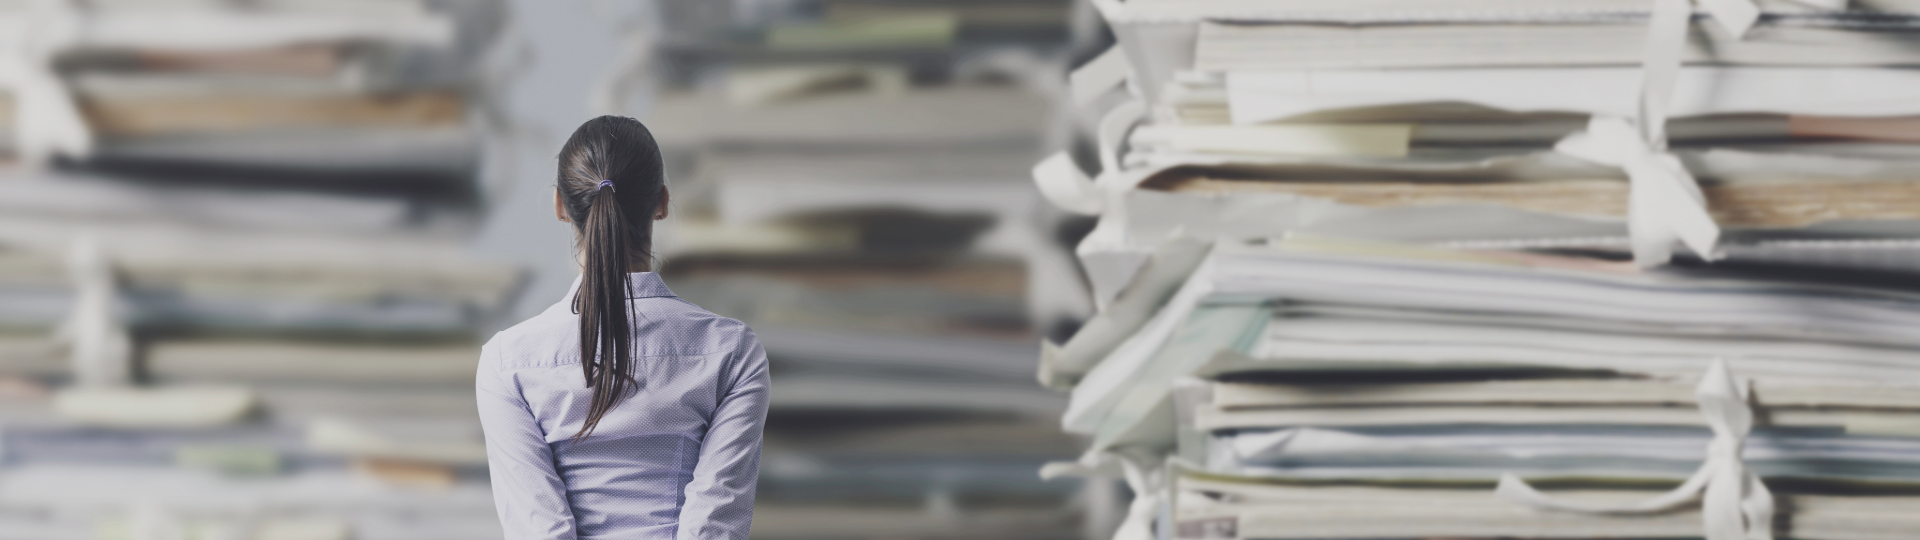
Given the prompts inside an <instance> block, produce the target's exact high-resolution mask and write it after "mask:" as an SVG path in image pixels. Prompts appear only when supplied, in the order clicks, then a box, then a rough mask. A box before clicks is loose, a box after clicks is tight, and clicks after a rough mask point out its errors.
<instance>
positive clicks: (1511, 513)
mask: <svg viewBox="0 0 1920 540" xmlns="http://www.w3.org/2000/svg"><path fill="white" fill-rule="evenodd" d="M1147 266H1148V267H1147V269H1146V270H1144V271H1143V272H1142V274H1141V275H1139V276H1137V277H1136V279H1135V280H1134V281H1133V282H1132V283H1130V284H1129V286H1128V287H1127V288H1126V289H1125V290H1124V292H1123V293H1122V294H1121V295H1120V296H1119V297H1117V298H1116V299H1115V300H1114V301H1113V302H1112V303H1110V304H1109V305H1108V307H1107V309H1106V310H1105V311H1103V312H1102V314H1101V315H1099V316H1096V317H1095V318H1094V320H1092V321H1089V323H1088V324H1087V326H1086V327H1085V329H1083V330H1082V332H1081V333H1080V334H1078V335H1076V336H1074V339H1072V340H1070V341H1068V342H1067V343H1065V344H1063V345H1061V346H1059V347H1056V348H1050V349H1049V350H1048V352H1047V354H1046V355H1044V356H1043V358H1042V368H1041V369H1042V373H1041V377H1042V380H1043V381H1046V382H1049V383H1051V384H1052V385H1054V386H1056V387H1060V388H1070V389H1071V395H1072V402H1071V404H1070V405H1069V407H1068V411H1067V414H1066V415H1065V417H1064V419H1063V425H1064V427H1065V428H1066V430H1067V431H1068V432H1070V433H1076V434H1082V435H1085V436H1088V437H1090V438H1091V440H1092V444H1091V447H1090V448H1089V449H1088V451H1087V453H1086V454H1085V456H1083V458H1082V459H1081V460H1080V462H1079V463H1078V464H1077V465H1075V467H1089V468H1093V469H1096V470H1097V469H1099V468H1102V467H1118V468H1121V469H1124V470H1125V471H1127V474H1128V477H1129V479H1130V481H1131V482H1133V483H1134V484H1135V489H1136V490H1137V491H1138V492H1140V493H1144V494H1146V495H1145V496H1143V497H1142V498H1140V499H1137V500H1136V506H1135V507H1134V512H1135V513H1134V516H1133V518H1132V519H1133V521H1132V523H1133V525H1132V526H1133V527H1138V528H1136V529H1133V530H1134V531H1136V532H1135V533H1134V534H1147V533H1146V532H1145V531H1147V530H1148V529H1145V527H1146V526H1147V525H1149V524H1150V523H1153V522H1154V520H1156V519H1157V520H1159V523H1160V524H1161V525H1163V526H1164V527H1162V532H1163V533H1166V534H1173V535H1175V536H1176V537H1180V538H1212V537H1217V536H1225V537H1232V538H1399V537H1431V536H1465V537H1480V536H1498V537H1506V536H1522V535H1539V534H1541V533H1540V532H1539V531H1542V530H1548V529H1553V528H1556V527H1561V526H1567V527H1576V528H1575V529H1567V531H1580V532H1579V533H1578V534H1575V533H1573V532H1563V533H1555V534H1551V535H1549V536H1554V537H1669V536H1686V535H1689V534H1699V529H1698V528H1699V527H1701V523H1702V520H1703V519H1705V520H1706V522H1707V523H1708V525H1707V527H1708V529H1707V530H1708V531H1709V533H1708V534H1713V531H1715V530H1717V529H1715V528H1714V527H1715V526H1714V525H1712V524H1711V523H1712V520H1713V516H1715V515H1716V514H1715V513H1716V512H1720V511H1724V510H1726V507H1719V506H1715V505H1717V504H1721V503H1724V502H1733V503H1736V504H1739V505H1753V506H1754V507H1756V508H1764V509H1765V510H1766V511H1767V512H1773V513H1777V514H1778V515H1781V516H1788V515H1790V516H1791V521H1790V522H1786V523H1790V524H1791V525H1780V526H1777V527H1776V526H1767V527H1761V528H1759V529H1755V530H1771V531H1775V532H1776V533H1778V534H1783V535H1788V534H1790V535H1793V536H1794V537H1802V536H1805V537H1820V538H1828V537H1832V538H1886V537H1890V536H1887V535H1886V531H1890V530H1897V529H1898V528H1899V527H1901V526H1904V525H1903V524H1904V523H1906V522H1905V521H1904V520H1905V519H1906V518H1905V517H1904V516H1905V514H1904V513H1901V512H1893V511H1891V510H1889V509H1891V508H1895V507H1897V505H1892V506H1889V504H1890V501H1892V500H1893V499H1888V498H1886V497H1889V496H1895V495H1898V496H1906V495H1899V494H1910V493H1914V492H1916V491H1915V488H1916V486H1920V467H1916V465H1920V463H1916V462H1914V460H1913V459H1912V448H1914V447H1915V445H1917V444H1920V438H1915V436H1916V435H1920V431H1916V430H1915V429H1914V428H1915V427H1916V426H1920V400H1915V399H1914V398H1913V396H1914V395H1916V392H1915V390H1916V389H1920V341H1915V340H1914V339H1912V337H1911V336H1910V335H1909V333H1908V332H1906V331H1905V330H1904V329H1905V328H1908V327H1910V325H1912V324H1914V323H1915V322H1916V319H1917V318H1920V296H1915V295H1914V293H1912V292H1903V291H1895V290H1886V289H1879V288H1871V287H1860V286H1839V285H1831V284H1820V283H1808V282H1803V281H1790V280H1777V279H1756V278H1740V279H1729V278H1718V277H1708V276H1701V275H1697V274H1693V273H1684V272H1675V271H1665V272H1653V273H1648V272H1640V271H1635V270H1634V268H1633V267H1632V266H1631V265H1630V264H1628V263H1624V262H1618V263H1609V262H1596V261H1592V260H1587V259H1576V258H1565V257H1557V256H1546V255H1537V254H1523V253H1514V252H1468V251H1452V250H1434V249H1426V248H1405V247H1393V246H1389V245H1380V244H1367V243H1354V242H1351V241H1332V240H1314V241H1309V240H1299V239H1296V240H1287V241H1276V242H1274V243H1272V244H1270V245H1265V246H1244V245H1230V244H1220V245H1215V246H1212V247H1211V248H1209V247H1207V246H1206V245H1204V244H1198V243H1192V242H1190V241H1187V242H1174V243H1171V244H1169V245H1167V246H1165V247H1163V249H1162V250H1161V251H1159V252H1158V253H1156V254H1155V256H1154V257H1153V258H1152V259H1151V260H1150V261H1149V262H1148V263H1147ZM1727 445H1731V446H1727ZM1723 446H1726V447H1729V448H1733V451H1732V452H1731V453H1728V454H1724V455H1722V454H1716V452H1718V451H1717V450H1715V449H1716V448H1720V447H1723ZM1715 456H1719V457H1715ZM1728 464H1732V466H1733V467H1737V469H1734V470H1737V471H1744V472H1739V473H1738V474H1751V475H1753V476H1752V478H1755V479H1757V480H1756V481H1757V482H1762V483H1761V484H1751V483H1750V484H1746V485H1747V487H1745V488H1741V490H1733V491H1731V492H1730V493H1732V494H1731V495H1729V494H1727V493H1720V492H1717V491H1716V490H1717V489H1718V488H1712V487H1708V486H1712V485H1716V484H1718V483H1721V482H1728V481H1732V480H1725V479H1719V478H1722V477H1720V476H1718V475H1721V474H1727V473H1723V472H1711V471H1723V470H1724V469H1722V467H1723V466H1727V465H1728ZM1735 480H1737V478H1735ZM1223 482H1224V483H1223ZM1529 482H1531V484H1529ZM1532 485H1539V486H1552V488H1551V489H1548V491H1547V493H1551V494H1552V495H1544V494H1541V492H1539V491H1536V490H1535V489H1534V488H1533V487H1531V486H1532ZM1235 486H1238V487H1235ZM1496 486H1498V489H1495V488H1496ZM1676 486H1677V487H1676ZM1756 486H1764V489H1763V488H1760V487H1756ZM1563 488H1589V489H1603V490H1619V489H1629V490H1639V491H1642V492H1645V493H1644V494H1645V497H1644V498H1648V499H1650V500H1651V501H1655V502H1631V501H1629V502H1626V503H1620V504H1613V503H1607V504H1602V503H1601V502H1595V501H1596V500H1598V501H1602V502H1604V501H1606V500H1608V499H1606V498H1605V497H1602V498H1600V499H1593V498H1592V497H1584V498H1583V496H1578V495H1576V496H1573V497H1572V498H1571V499H1565V498H1562V497H1560V495H1561V493H1559V490H1560V489H1563ZM1702 488H1706V489H1707V490H1708V491H1706V492H1705V495H1704V498H1705V500H1706V501H1707V502H1706V504H1707V505H1708V506H1707V507H1706V510H1704V512H1705V514H1685V513H1684V511H1687V509H1688V508H1695V507H1690V506H1687V504H1688V501H1693V500H1696V499H1698V498H1700V497H1702V495H1701V493H1700V490H1701V489H1702ZM1242 489H1244V490H1253V492H1262V491H1261V490H1279V491H1275V492H1274V493H1276V495H1275V496H1276V497H1279V495H1277V494H1280V493H1289V494H1291V495H1287V497H1299V498H1308V499H1316V498H1318V499H1324V502H1323V503H1321V504H1323V505H1324V506H1325V510H1322V511H1324V512H1331V513H1327V514H1324V515H1320V514H1319V512H1322V511H1315V512H1308V511H1306V510H1305V509H1303V508H1296V507H1293V506H1291V505H1292V504H1293V503H1284V504H1283V501H1285V500H1291V499H1287V498H1286V497H1281V498H1280V499H1276V500H1274V501H1272V502H1268V503H1261V502H1259V501H1258V500H1257V499H1258V497H1252V496H1248V497H1246V498H1243V497H1240V496H1235V495H1232V494H1233V493H1237V492H1236V491H1235V490H1242ZM1223 490H1224V491H1223ZM1668 490H1673V491H1670V492H1669V491H1668ZM1743 490H1744V491H1743ZM1662 492H1667V493H1666V494H1663V493H1662ZM1222 493H1225V494H1226V495H1224V496H1223V495H1222ZM1362 493H1369V494H1372V495H1371V496H1374V497H1380V498H1382V500H1402V499H1399V498H1396V497H1400V498H1404V500H1406V501H1408V502H1406V503H1404V504H1402V503H1396V504H1394V505H1388V506H1376V507H1372V508H1371V509H1370V510H1368V511H1361V510H1360V509H1359V508H1344V509H1343V508H1342V507H1343V506H1344V505H1349V504H1352V503H1343V502H1337V501H1341V500H1344V499H1342V497H1346V496H1347V495H1353V496H1356V497H1357V496H1360V495H1359V494H1362ZM1716 493H1718V494H1716ZM1620 496H1622V495H1616V498H1618V497H1620ZM1770 496H1772V497H1776V498H1774V499H1766V497H1770ZM1802 496H1818V497H1816V498H1817V499H1819V500H1820V501H1822V502H1821V503H1820V505H1816V506H1810V507H1805V508H1802V507H1799V506H1785V505H1780V504H1776V503H1778V502H1779V501H1784V500H1788V498H1792V499H1791V500H1800V499H1798V498H1799V497H1802ZM1426 498H1434V500H1435V501H1436V503H1435V504H1441V503H1442V502H1444V504H1450V505H1457V506H1458V507H1459V508H1458V509H1457V511H1458V512H1459V515H1457V516H1453V517H1447V515H1445V514H1431V513H1426V512H1427V510H1425V509H1424V506H1423V505H1422V504H1419V503H1417V502H1415V501H1418V500H1423V499H1426ZM1138 501H1146V502H1145V503H1144V506H1143V503H1140V502H1138ZM1445 501H1451V502H1445ZM1568 501H1573V502H1568ZM1755 501H1760V502H1766V504H1764V505H1760V504H1759V503H1758V502H1755ZM1767 501H1772V502H1767ZM1614 502H1619V501H1614ZM1155 505H1165V506H1164V511H1165V512H1168V513H1166V514H1162V515H1161V516H1160V517H1158V518H1156V517H1154V516H1153V512H1157V510H1154V508H1155ZM1270 505H1271V506H1270ZM1316 508H1317V507H1316ZM1734 508H1735V510H1734V511H1735V512H1736V515H1735V517H1740V516H1741V515H1745V516H1747V517H1748V518H1752V517H1753V516H1754V515H1755V514H1752V513H1748V514H1738V512H1739V510H1738V508H1739V507H1738V506H1735V507H1734ZM1673 512H1683V515H1690V516H1691V517H1689V518H1687V519H1686V520H1675V519H1676V518H1674V517H1673ZM1802 512H1811V513H1805V514H1803V513H1802ZM1828 512H1833V513H1831V514H1830V513H1828ZM1803 515H1804V516H1806V517H1807V518H1808V520H1807V521H1802V520H1801V519H1800V518H1801V517H1802V516H1803ZM1631 516H1640V517H1639V518H1633V517H1631ZM1840 516H1847V517H1846V518H1842V517H1840ZM1769 519H1770V518H1769ZM1663 520H1667V521H1663ZM1383 521H1384V522H1390V523H1394V524H1396V525H1395V526H1394V527H1397V528H1381V527H1382V524H1381V522H1383ZM1683 522H1684V523H1690V524H1691V525H1690V526H1692V527H1694V528H1695V529H1693V530H1692V532H1685V531H1684V530H1683V532H1674V531H1676V530H1682V529H1683V528H1680V526H1681V524H1682V523H1683ZM1768 523H1772V522H1771V521H1768ZM1803 524H1817V525H1805V527H1807V528H1802V527H1803ZM1221 527H1225V529H1221ZM1223 531H1225V532H1223ZM1123 534H1129V533H1124V532H1123Z"/></svg>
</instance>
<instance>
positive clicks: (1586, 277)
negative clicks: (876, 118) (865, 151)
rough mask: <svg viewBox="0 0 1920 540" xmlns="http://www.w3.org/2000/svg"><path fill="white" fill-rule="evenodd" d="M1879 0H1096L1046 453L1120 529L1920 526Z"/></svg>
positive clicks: (1059, 185)
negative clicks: (1056, 420) (1115, 516)
mask: <svg viewBox="0 0 1920 540" xmlns="http://www.w3.org/2000/svg"><path fill="white" fill-rule="evenodd" d="M1857 4H1858V5H1854V6H1847V5H1829V4H1828V3H1820V2H1805V3H1803V2H1758V3H1749V2H1701V3H1699V4H1698V5H1697V6H1696V5H1695V4H1693V3H1689V2H1684V1H1672V2H1669V1H1664V0H1662V1H1645V2H1642V1H1633V2H1625V1H1622V2H1612V1H1605V0H1592V1H1581V2H1570V3H1556V4H1552V5H1543V4H1540V3H1537V2H1504V1H1498V0H1461V1H1449V2H1439V3H1435V2H1397V1H1392V0H1388V1H1382V2H1365V3H1353V2H1315V1H1311V0H1307V1H1288V2H1236V1H1227V0H1222V1H1203V2H1162V1H1155V0H1135V1H1132V2H1125V3H1121V2H1111V1H1099V2H1094V5H1095V6H1097V7H1098V8H1099V9H1100V10H1101V12H1102V14H1103V15H1104V16H1105V18H1106V20H1107V22H1108V23H1109V24H1110V25H1111V26H1112V27H1113V30H1114V33H1115V35H1116V36H1117V37H1118V39H1119V43H1118V44H1117V45H1116V46H1115V47H1114V49H1113V50H1111V51H1109V52H1108V53H1107V54H1104V55H1102V56H1100V57H1098V58H1096V59H1094V60H1093V61H1091V62H1089V63H1087V64H1086V65H1085V66H1083V67H1082V68H1080V69H1079V70H1077V71H1076V72H1075V73H1074V74H1073V76H1072V78H1071V80H1072V82H1073V84H1074V88H1073V93H1074V95H1075V97H1076V99H1077V102H1078V103H1080V104H1081V106H1082V107H1083V110H1084V111H1087V112H1089V113H1091V114H1093V115H1094V116H1096V117H1098V118H1099V121H1098V123H1097V130H1096V132H1095V134H1094V135H1095V137H1094V138H1095V139H1096V141H1095V142H1096V144H1095V146H1096V147H1097V148H1098V155H1097V160H1084V161H1085V162H1087V163H1088V164H1092V162H1093V161H1097V162H1098V165H1099V168H1098V173H1097V174H1096V175H1092V176H1093V177H1092V178H1089V177H1088V176H1089V175H1087V174H1085V173H1083V172H1082V168H1081V167H1080V166H1079V162H1076V160H1075V159H1074V158H1073V157H1072V156H1070V155H1068V154H1060V155H1056V156H1054V157H1052V158H1049V159H1047V160H1043V161H1042V162H1041V163H1040V164H1039V165H1038V166H1036V168H1035V169H1034V175H1035V178H1036V180H1037V181H1038V183H1039V185H1040V187H1041V189H1042V191H1043V193H1045V194H1046V195H1047V197H1048V198H1049V200H1050V201H1052V202H1053V203H1054V204H1056V205H1057V206H1059V207H1061V208H1063V209H1067V210H1071V211H1076V212H1080V213H1085V214H1093V215H1097V216H1098V219H1099V224H1098V226H1097V227H1096V228H1095V229H1094V230H1093V232H1092V233H1091V234H1090V235H1089V236H1088V237H1087V238H1086V239H1085V240H1083V241H1082V242H1081V243H1080V245H1079V246H1078V255H1079V257H1080V259H1081V262H1082V263H1083V265H1084V266H1085V269H1086V274H1087V278H1088V281H1089V282H1090V283H1091V284H1092V289H1093V293H1094V297H1095V302H1096V303H1097V304H1098V305H1099V306H1100V312H1099V314H1098V315H1096V316H1095V317H1094V318H1093V319H1092V320H1090V321H1089V322H1088V323H1087V324H1086V325H1084V326H1083V327H1081V329H1080V330H1079V332H1078V333H1077V334H1075V335H1074V336H1073V337H1072V339H1070V340H1068V341H1066V342H1065V343H1063V344H1061V345H1059V346H1049V347H1047V348H1046V350H1045V351H1044V352H1043V355H1042V360H1041V373H1040V378H1041V381H1042V382H1043V383H1044V384H1046V385H1048V386H1050V387H1054V388H1056V389H1061V390H1069V391H1071V395H1072V402H1071V404H1070V405H1069V408H1068V412H1067V414H1066V415H1065V419H1064V427H1065V428H1066V430H1067V431H1068V432H1070V433H1075V434H1080V435H1086V436H1090V437H1092V438H1093V443H1092V445H1091V447H1090V448H1089V449H1088V451H1087V452H1086V454H1085V455H1084V456H1083V458H1082V459H1081V460H1079V461H1078V462H1075V463H1070V464H1060V465H1056V466H1052V467H1050V468H1049V469H1048V473H1050V474H1064V473H1099V472H1102V471H1114V470H1118V471H1120V472H1123V473H1124V474H1125V475H1126V477H1127V479H1128V481H1129V483H1130V484H1131V485H1132V487H1133V490H1134V492H1135V493H1136V494H1137V495H1138V496H1137V497H1136V499H1135V501H1134V503H1133V506H1132V508H1131V510H1130V515H1129V517H1128V523H1127V525H1126V526H1125V527H1124V528H1123V529H1122V531H1121V533H1120V537H1122V538H1129V539H1132V538H1146V537H1149V536H1155V537H1160V538H1248V539H1253V538H1427V537H1572V538H1584V537H1643V538H1663V537H1689V536H1703V535H1704V536H1705V537H1707V538H1711V539H1723V538H1724V539H1733V538H1764V537H1772V536H1774V535H1779V536H1790V537H1804V538H1893V537H1898V536H1900V535H1901V534H1903V533H1901V532H1899V531H1902V530H1905V529H1907V528H1910V527H1912V523H1911V522H1910V519H1911V518H1910V517H1908V516H1907V515H1906V513H1905V512H1902V511H1899V510H1897V509H1898V508H1902V507H1903V506H1907V505H1912V504H1915V503H1920V498H1915V496H1916V495H1920V490H1916V489H1915V487H1916V486H1920V484H1916V483H1915V482H1914V477H1913V476H1912V474H1913V473H1912V471H1913V470H1915V469H1913V468H1912V463H1911V461H1910V460H1909V459H1908V458H1906V457H1902V456H1904V455H1905V452H1907V451H1908V450H1906V448H1908V447H1909V446H1910V445H1913V444H1916V442H1915V441H1916V440H1917V439H1912V438H1909V437H1913V436H1916V435H1920V431H1915V430H1913V429H1912V428H1911V426H1914V425H1916V422H1920V415H1916V414H1915V413H1917V412H1920V408H1916V406H1920V402H1915V401H1913V400H1911V399H1909V398H1907V397H1905V396H1908V395H1911V394H1912V393H1913V392H1912V387H1913V385H1914V384H1915V383H1916V379H1915V378H1914V377H1913V376H1912V372H1911V370H1912V369H1913V368H1914V367H1915V366H1916V365H1920V364H1915V363H1914V362H1913V359H1914V358H1916V356H1914V352H1915V349H1914V347H1915V345H1916V343H1915V342H1913V341H1912V340H1910V339H1909V338H1908V337H1906V336H1905V335H1904V334H1905V332H1904V331H1902V330H1900V329H1901V328H1904V325H1906V324H1910V323H1909V322H1903V321H1908V320H1909V318H1910V317H1911V316H1912V315H1913V313H1914V312H1913V311H1912V310H1913V309H1914V308H1915V307H1916V304H1914V301H1915V299H1916V297H1914V296H1912V292H1911V287H1909V286H1907V285H1905V284H1903V283H1901V281H1902V280H1901V279H1900V278H1899V277H1890V276H1901V275H1903V274H1904V275H1911V273H1912V272H1913V270H1914V268H1915V267H1914V263H1915V262H1916V261H1915V258H1914V255H1913V254H1912V253H1913V251H1912V249H1911V248H1912V247H1914V241H1915V239H1916V238H1920V235H1917V234H1916V233H1917V232H1920V230H1917V229H1916V226H1920V221H1916V220H1915V219H1914V218H1915V215H1914V214H1912V213H1911V207H1910V206H1906V205H1904V203H1901V202H1899V201H1904V200H1905V199H1906V198H1908V197H1911V196H1912V194H1913V193H1916V192H1917V191H1916V190H1915V188H1914V184H1912V182H1913V179H1914V178H1915V176H1914V175H1913V174H1912V171H1913V169H1912V167H1913V166H1914V163H1915V162H1914V161H1913V159H1914V157H1915V156H1916V155H1920V154H1915V153H1914V150H1913V147H1912V146H1910V143H1911V138H1910V137H1907V136H1904V135H1901V134H1900V133H1901V131H1902V130H1900V129H1897V128H1896V129H1891V130H1886V131H1882V130H1881V128H1885V127H1890V126H1896V125H1902V124H1904V123H1906V122H1911V120H1910V119H1909V118H1907V116H1908V115H1912V114H1914V113H1915V112H1916V111H1915V110H1914V109H1913V107H1914V106H1915V105H1920V102H1916V101H1914V100H1913V99H1911V98H1910V97H1907V96H1902V95H1898V94H1896V93H1895V92H1894V91H1893V90H1887V89H1889V88H1895V87H1897V83H1893V82H1892V81H1896V80H1905V79H1907V78H1910V77H1915V76H1916V74H1920V72H1916V71H1912V70H1908V69H1903V68H1901V67H1900V66H1904V65H1911V64H1912V63H1913V62H1912V60H1913V59H1912V58H1908V57H1906V56H1905V55H1907V54H1909V53H1908V52H1907V48H1908V47H1909V46H1908V45H1907V44H1910V43H1914V42H1915V40H1916V39H1920V33H1915V32H1917V31H1920V17H1916V16H1915V13H1916V12H1915V11H1913V9H1912V8H1914V7H1915V6H1910V5H1906V4H1902V3H1896V2H1886V3H1871V4H1868V3H1865V2H1860V3H1857ZM1696 8H1697V9H1696ZM1869 80H1874V81H1887V82H1886V83H1868V82H1866V81H1869ZM1881 84H1885V85H1884V86H1883V85H1881ZM1883 204H1884V206H1882V205H1883Z"/></svg>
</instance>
